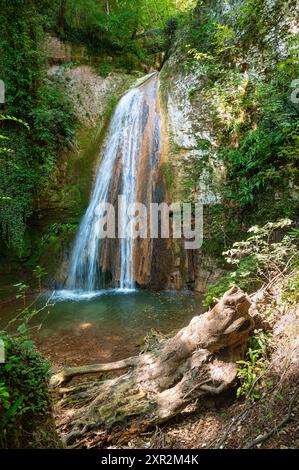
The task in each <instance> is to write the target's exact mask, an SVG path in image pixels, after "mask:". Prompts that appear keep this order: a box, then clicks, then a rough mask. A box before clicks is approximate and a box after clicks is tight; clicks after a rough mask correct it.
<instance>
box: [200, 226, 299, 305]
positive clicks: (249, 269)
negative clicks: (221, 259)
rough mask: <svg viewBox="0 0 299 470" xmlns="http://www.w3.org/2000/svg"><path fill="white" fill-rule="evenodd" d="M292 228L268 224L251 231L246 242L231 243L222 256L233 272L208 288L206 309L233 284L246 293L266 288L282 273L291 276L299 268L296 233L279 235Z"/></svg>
mask: <svg viewBox="0 0 299 470" xmlns="http://www.w3.org/2000/svg"><path fill="white" fill-rule="evenodd" d="M291 224H292V221H291V220H288V219H283V220H279V221H278V222H268V223H267V224H266V225H264V226H263V227H258V226H254V227H251V228H250V229H249V231H248V233H249V237H248V238H247V239H246V240H245V241H241V242H236V243H234V245H233V247H232V249H230V250H228V251H226V252H224V253H223V255H224V256H225V259H226V262H227V263H228V264H229V265H231V266H233V267H235V270H234V271H232V272H230V273H229V274H227V275H225V276H223V277H222V278H221V279H220V280H219V282H218V283H217V284H216V285H214V286H210V288H209V291H208V293H207V294H206V296H205V301H204V302H205V305H207V306H208V305H211V304H213V303H214V302H215V300H216V299H218V298H219V297H221V296H222V295H223V294H224V293H225V292H226V291H227V290H228V289H229V288H230V287H232V286H233V285H234V284H237V285H238V286H240V287H241V288H242V289H244V290H246V291H253V290H254V289H257V288H259V287H260V286H262V285H267V284H268V283H270V282H271V281H272V280H273V279H274V278H275V277H276V276H278V275H280V274H281V273H284V274H287V273H290V272H291V271H292V270H293V269H295V268H296V267H298V260H299V249H298V238H299V232H298V230H297V229H292V230H290V231H288V232H287V233H286V234H285V235H282V233H283V231H285V230H286V229H287V228H289V227H290V226H291Z"/></svg>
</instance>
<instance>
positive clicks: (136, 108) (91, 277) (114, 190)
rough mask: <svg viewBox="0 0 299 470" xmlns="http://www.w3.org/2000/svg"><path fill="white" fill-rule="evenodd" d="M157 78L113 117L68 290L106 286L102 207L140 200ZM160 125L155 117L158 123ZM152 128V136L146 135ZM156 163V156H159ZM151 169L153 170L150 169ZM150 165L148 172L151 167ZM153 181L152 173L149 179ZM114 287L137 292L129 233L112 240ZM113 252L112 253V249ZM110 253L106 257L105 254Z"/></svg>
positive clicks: (76, 245) (132, 94) (129, 95)
mask: <svg viewBox="0 0 299 470" xmlns="http://www.w3.org/2000/svg"><path fill="white" fill-rule="evenodd" d="M156 93H157V78H156V77H153V78H151V79H150V80H148V82H147V83H146V84H144V85H143V86H140V87H139V88H134V89H132V90H130V91H129V92H128V93H127V94H126V95H124V96H123V97H122V98H121V100H120V102H119V103H118V105H117V107H116V110H115V112H114V115H113V118H112V121H111V124H110V129H109V133H108V138H107V141H106V146H105V149H104V152H103V157H102V160H101V162H100V164H99V167H98V170H97V175H96V179H95V184H94V189H93V193H92V197H91V200H90V204H89V206H88V208H87V210H86V213H85V215H84V217H83V219H82V221H81V224H80V227H79V230H78V234H77V237H76V240H75V243H74V247H73V251H72V255H71V265H70V271H69V276H68V279H67V289H69V290H79V291H83V292H93V291H96V290H98V289H102V288H105V287H106V279H105V271H107V269H105V268H104V264H105V261H104V260H105V259H106V258H107V256H108V254H109V253H108V248H109V246H110V247H111V245H109V244H108V243H107V241H106V240H105V239H102V238H101V237H100V234H99V228H98V227H99V219H100V217H101V216H102V214H99V211H98V210H97V208H98V207H99V203H107V202H111V203H112V202H115V199H116V197H115V196H116V195H117V196H118V195H122V196H123V197H124V200H125V202H126V205H129V204H130V203H134V202H136V200H137V192H138V182H137V179H138V171H139V170H138V168H139V165H140V160H141V159H142V158H143V157H142V154H143V153H144V152H143V148H144V140H147V145H146V146H147V148H148V151H147V153H149V157H150V159H154V156H153V155H150V154H153V153H157V151H156V150H155V152H153V150H151V148H152V144H149V143H148V137H145V134H147V135H148V134H153V135H151V136H150V142H152V141H154V140H155V139H156V140H157V136H156V135H155V133H157V129H156V127H157V126H156V124H154V125H152V124H151V125H150V126H149V125H148V121H149V119H150V110H149V108H153V112H154V114H153V115H154V116H156V108H155V107H156ZM154 119H155V120H157V118H156V117H155V118H154ZM148 127H150V131H148V129H147V128H148ZM155 158H156V156H155ZM151 166H152V165H151ZM151 166H150V167H151ZM146 176H147V178H149V179H151V173H150V174H147V175H146ZM121 217H122V218H121V222H122V225H123V226H127V223H128V222H129V220H130V219H129V216H128V215H127V212H126V211H123V212H122V216H121ZM113 242H114V245H113V250H114V251H113V263H114V266H113V269H112V268H111V271H113V272H112V273H111V277H112V278H113V280H112V282H113V283H114V285H113V287H119V288H120V289H123V290H126V289H134V287H135V278H134V270H135V266H134V258H135V255H134V248H135V243H134V239H133V238H132V236H131V235H130V233H127V234H126V235H125V237H124V238H121V239H120V240H118V241H116V242H115V241H113ZM110 251H111V250H110ZM106 252H107V253H108V254H107V253H106Z"/></svg>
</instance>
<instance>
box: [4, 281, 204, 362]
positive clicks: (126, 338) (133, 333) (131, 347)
mask: <svg viewBox="0 0 299 470" xmlns="http://www.w3.org/2000/svg"><path fill="white" fill-rule="evenodd" d="M66 295H67V297H68V300H67V299H66ZM56 297H57V298H56V300H55V305H54V306H52V307H49V308H47V309H46V310H45V311H44V312H43V313H42V314H40V315H38V316H37V317H36V318H35V319H34V321H33V322H32V323H31V325H30V326H31V327H33V329H32V335H33V337H34V339H35V341H36V344H37V346H38V348H39V349H40V350H41V351H42V352H43V353H44V354H45V355H46V356H47V357H48V358H49V359H50V360H51V361H52V363H53V364H54V366H61V365H80V364H87V363H96V362H109V361H114V360H118V359H123V358H125V357H128V356H130V355H132V354H137V353H138V352H139V347H138V345H140V344H141V343H142V339H143V337H144V336H145V335H146V334H147V333H148V332H149V331H150V330H151V329H155V330H157V331H159V332H162V333H170V332H172V331H173V330H176V329H179V328H182V327H183V326H185V325H187V324H188V322H189V321H190V319H191V318H192V316H194V315H195V314H198V313H202V311H203V308H202V307H201V300H202V299H201V298H200V297H198V296H194V295H193V294H191V293H189V292H184V293H175V292H158V293H153V292H147V291H113V290H111V291H109V290H108V291H101V292H98V293H95V294H94V295H93V296H92V295H91V294H89V295H88V296H86V297H84V296H83V297H82V296H79V297H78V295H70V292H67V293H66V292H61V293H58V295H57V296H56ZM6 310H7V312H6V317H7V316H11V315H12V312H11V313H9V312H8V308H7V309H6Z"/></svg>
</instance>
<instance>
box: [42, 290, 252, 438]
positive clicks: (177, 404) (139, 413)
mask: <svg viewBox="0 0 299 470" xmlns="http://www.w3.org/2000/svg"><path fill="white" fill-rule="evenodd" d="M250 305H251V303H250V299H249V297H248V296H247V295H246V294H244V293H243V292H242V291H240V290H239V289H238V288H237V287H233V288H232V289H231V290H230V291H228V292H227V293H226V294H225V295H224V297H223V299H222V300H221V301H220V302H219V303H218V304H217V305H216V306H215V307H214V308H213V309H212V310H211V311H209V312H206V313H205V314H203V315H200V316H196V317H194V318H193V319H192V320H191V322H190V323H189V325H188V326H187V327H186V328H183V329H182V330H180V331H179V332H178V333H177V334H176V335H175V336H174V337H172V338H170V339H167V340H162V341H161V342H160V343H159V344H158V345H157V346H155V348H154V349H152V350H151V351H150V352H146V353H144V354H141V355H140V356H138V357H134V358H129V359H126V360H124V361H118V362H116V363H112V364H99V365H94V366H86V367H79V368H71V369H66V370H64V371H62V372H61V373H60V374H57V375H55V376H53V377H52V380H51V384H52V386H53V387H57V386H58V385H61V384H62V383H64V382H66V381H68V380H70V379H71V378H73V377H74V376H76V375H82V374H86V373H91V372H104V371H105V372H107V371H112V370H120V369H126V368H128V371H127V372H126V373H125V374H124V375H121V376H120V377H117V378H114V379H110V380H105V381H103V382H93V383H92V384H86V383H83V384H79V385H77V386H75V387H72V388H69V389H66V388H64V389H61V390H60V391H61V394H62V395H63V396H64V398H63V399H62V400H61V401H60V403H59V405H58V412H59V413H62V411H61V410H60V407H61V408H64V407H67V408H68V412H67V418H66V419H65V421H64V423H63V425H62V427H61V432H62V434H63V435H64V440H65V441H66V443H78V440H79V441H80V440H82V438H84V439H85V438H87V436H88V439H89V440H90V439H91V441H92V442H93V443H94V445H95V444H97V445H99V442H100V443H101V444H103V443H104V442H107V441H111V440H113V441H115V440H116V439H118V441H119V437H120V436H121V440H122V442H126V441H127V440H128V439H129V437H130V436H131V435H132V433H140V432H144V431H145V430H146V429H148V428H149V427H151V426H154V425H159V424H161V423H163V422H165V421H167V420H169V419H170V418H172V417H173V416H175V415H177V414H178V413H179V412H181V411H182V410H184V409H185V408H186V406H187V405H188V404H189V403H190V402H192V401H194V400H195V399H196V400H203V399H204V397H206V396H207V395H217V394H219V393H221V392H223V391H224V390H226V389H228V388H229V387H231V386H232V385H233V384H234V382H235V379H236V361H237V360H239V359H240V358H241V357H242V354H243V352H244V346H246V344H247V341H248V337H249V334H250V332H251V330H252V328H253V320H252V318H251V316H250V315H249V307H250Z"/></svg>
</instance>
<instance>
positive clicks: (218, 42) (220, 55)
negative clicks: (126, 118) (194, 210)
mask: <svg viewBox="0 0 299 470" xmlns="http://www.w3.org/2000/svg"><path fill="white" fill-rule="evenodd" d="M292 4H293V6H294V2H289V4H288V5H286V4H285V2H280V1H278V2H276V3H275V7H274V9H273V10H271V9H269V8H268V7H267V5H266V4H265V2H261V1H259V0H252V1H248V2H244V3H240V4H239V3H237V2H236V3H235V4H234V5H233V7H232V10H231V11H229V12H228V13H225V14H222V15H221V16H219V14H218V15H217V13H215V10H211V9H210V4H209V2H207V3H206V2H199V3H198V5H199V14H197V15H195V17H194V18H193V20H191V22H190V20H189V21H187V24H186V23H185V22H183V24H182V26H181V27H180V32H179V33H178V34H179V38H180V39H178V41H177V47H178V48H179V49H180V50H181V54H183V55H184V57H185V67H186V70H187V71H188V73H189V74H193V75H195V76H199V77H200V76H202V77H205V88H204V94H203V96H202V95H200V96H201V99H202V97H203V98H204V99H205V100H206V101H207V102H208V103H209V104H210V114H211V116H210V120H211V126H212V128H213V135H214V136H215V139H216V142H217V148H218V151H217V159H218V162H219V161H220V162H222V164H223V165H224V167H225V169H226V173H225V177H224V178H222V179H220V181H219V182H218V187H217V188H215V184H216V182H215V178H213V174H214V171H215V169H216V171H217V163H215V159H214V160H213V155H214V153H215V150H214V148H212V147H211V143H210V142H209V141H202V142H199V144H198V145H199V149H204V150H207V154H208V155H207V156H206V159H205V161H203V160H202V159H198V161H195V162H191V164H190V166H188V164H187V170H186V175H185V181H184V185H185V188H186V191H185V194H186V195H187V197H188V193H190V188H194V187H196V185H197V181H198V179H199V177H200V175H201V174H202V172H203V170H205V171H206V172H207V183H208V184H212V185H213V186H214V189H216V191H218V194H219V195H220V196H221V204H218V205H217V204H216V205H214V206H213V207H210V208H207V217H208V219H209V223H207V230H208V232H209V236H208V237H207V238H208V242H207V243H206V246H205V248H206V249H207V251H208V252H210V253H211V254H214V255H219V254H221V251H222V250H223V249H225V248H227V247H228V246H229V244H231V243H232V242H233V241H235V240H236V239H237V238H238V237H241V238H242V237H244V234H245V232H246V230H247V229H248V228H249V227H250V226H251V225H253V224H256V223H261V224H263V223H264V222H265V221H267V220H271V221H275V220H277V219H278V218H280V217H289V218H292V219H296V213H297V207H298V201H297V197H296V188H297V186H298V152H299V145H298V117H299V106H298V102H295V101H294V100H293V101H292V100H291V95H292V91H293V88H292V81H293V80H295V79H296V77H298V74H299V61H298V47H299V43H298V37H296V36H294V35H290V36H287V35H286V38H287V39H286V43H287V44H286V46H284V47H285V52H284V53H283V54H282V55H281V56H280V58H279V55H278V54H277V48H279V44H278V43H277V44H276V45H275V49H274V50H273V44H271V43H270V40H269V38H271V35H273V34H275V33H273V28H275V26H274V25H275V24H276V22H277V19H278V18H280V21H282V20H281V19H282V18H283V17H284V16H286V15H287V13H288V11H289V10H288V8H291V6H292ZM277 34H278V33H277ZM182 38H183V40H182ZM286 51H287V52H286ZM257 55H258V57H257ZM190 96H191V99H192V100H193V102H194V103H195V102H196V98H197V96H198V90H197V89H196V88H194V86H191V87H190ZM194 106H196V104H194ZM206 234H207V232H206ZM211 238H212V243H211Z"/></svg>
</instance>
